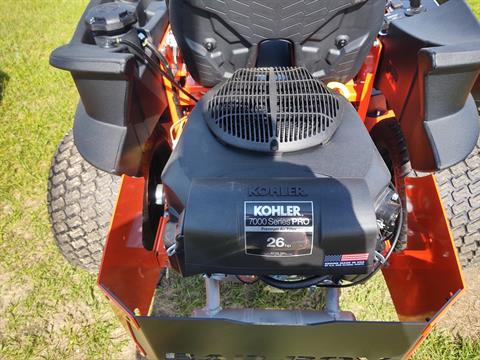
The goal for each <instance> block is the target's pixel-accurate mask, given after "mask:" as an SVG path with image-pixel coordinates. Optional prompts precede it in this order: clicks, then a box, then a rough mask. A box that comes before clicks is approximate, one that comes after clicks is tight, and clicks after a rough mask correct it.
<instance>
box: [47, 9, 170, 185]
mask: <svg viewBox="0 0 480 360" xmlns="http://www.w3.org/2000/svg"><path fill="white" fill-rule="evenodd" d="M105 3H115V1H105V0H92V1H91V2H90V3H89V5H88V7H87V10H86V11H85V13H84V15H83V16H82V18H81V19H80V21H79V24H78V27H77V30H76V31H75V34H74V36H73V38H72V40H71V42H70V43H69V44H68V45H65V46H62V47H60V48H58V49H56V50H55V51H54V52H53V53H52V55H51V57H50V63H51V64H52V65H53V66H55V67H57V68H60V69H63V70H67V71H69V72H70V73H71V74H72V77H73V80H74V81H75V85H76V86H77V89H78V92H79V94H80V99H81V102H80V104H79V106H78V111H77V113H76V116H75V124H74V129H73V134H74V138H75V144H76V146H77V148H78V150H79V152H80V154H82V156H83V157H84V158H85V159H86V160H87V161H88V162H90V163H91V164H92V165H94V166H95V167H97V168H99V169H102V170H104V171H107V172H110V173H114V174H127V175H132V176H136V175H140V174H141V173H142V170H143V169H142V162H143V158H144V157H145V156H146V155H149V154H148V152H149V149H150V146H149V142H150V141H151V140H152V136H153V133H154V129H155V127H156V126H157V123H158V122H159V119H160V117H161V115H162V114H163V112H164V111H165V109H166V107H167V101H166V97H165V93H164V88H163V83H162V81H161V80H160V79H159V78H158V77H156V76H155V75H153V74H152V73H151V72H150V71H149V70H148V69H147V68H146V67H145V65H144V64H142V63H141V62H139V61H138V60H137V59H136V58H135V56H134V55H133V54H131V53H129V52H128V51H126V49H125V47H122V46H118V47H117V46H111V45H108V46H109V47H105V46H107V45H106V44H113V43H115V39H116V37H122V36H125V37H127V38H128V39H129V40H131V41H132V39H133V40H135V37H136V35H135V34H136V28H141V29H142V30H143V31H144V32H146V33H147V34H148V35H149V36H150V40H151V41H152V42H153V43H154V44H156V45H158V44H159V43H160V40H161V38H162V36H163V34H164V32H165V30H166V27H167V25H168V11H167V7H166V4H165V2H164V1H159V0H142V1H129V2H128V3H126V2H121V1H118V3H121V4H122V6H126V7H128V8H129V9H133V10H132V11H134V12H135V18H136V19H137V20H138V21H137V23H136V24H134V25H133V28H131V27H128V28H126V29H125V31H127V33H126V34H124V35H122V34H121V33H118V31H117V32H116V33H115V34H116V35H115V36H106V35H105V34H103V35H102V36H101V39H99V37H98V36H96V34H94V33H91V32H90V31H89V30H88V28H87V25H86V24H87V23H86V19H85V16H86V15H87V14H89V16H90V15H91V14H92V13H94V12H92V9H95V7H96V6H98V5H100V4H105ZM87 20H88V19H87ZM96 43H97V44H99V45H96Z"/></svg>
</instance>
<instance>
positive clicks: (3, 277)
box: [0, 269, 33, 339]
mask: <svg viewBox="0 0 480 360" xmlns="http://www.w3.org/2000/svg"><path fill="white" fill-rule="evenodd" d="M32 289H33V284H32V283H31V282H28V281H23V282H18V281H14V277H13V274H9V273H8V272H4V271H3V270H2V269H0V313H1V314H5V313H6V312H7V310H8V308H9V307H10V305H12V304H15V303H18V302H20V301H22V300H23V299H25V298H26V297H27V295H28V294H29V293H30V292H31V291H32ZM6 322H7V320H6V316H0V339H1V338H2V335H1V334H4V333H5V327H6V325H7V323H6Z"/></svg>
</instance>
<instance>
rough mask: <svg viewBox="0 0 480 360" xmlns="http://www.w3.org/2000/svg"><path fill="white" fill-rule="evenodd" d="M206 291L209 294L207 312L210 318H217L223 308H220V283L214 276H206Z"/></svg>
mask: <svg viewBox="0 0 480 360" xmlns="http://www.w3.org/2000/svg"><path fill="white" fill-rule="evenodd" d="M205 290H206V293H207V305H206V306H205V312H206V314H207V315H208V316H215V315H216V314H218V313H219V312H220V311H221V310H222V307H221V306H220V281H219V280H218V279H215V277H213V276H212V277H207V276H206V277H205Z"/></svg>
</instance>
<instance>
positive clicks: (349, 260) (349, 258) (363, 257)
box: [323, 253, 369, 267]
mask: <svg viewBox="0 0 480 360" xmlns="http://www.w3.org/2000/svg"><path fill="white" fill-rule="evenodd" d="M368 257H369V253H358V254H343V255H325V259H324V261H323V266H324V267H346V266H365V265H366V263H367V261H368Z"/></svg>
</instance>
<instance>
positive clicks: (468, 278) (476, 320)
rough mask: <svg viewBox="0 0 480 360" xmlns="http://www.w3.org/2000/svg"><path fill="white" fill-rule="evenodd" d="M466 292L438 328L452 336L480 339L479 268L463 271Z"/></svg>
mask: <svg viewBox="0 0 480 360" xmlns="http://www.w3.org/2000/svg"><path fill="white" fill-rule="evenodd" d="M464 275H465V282H466V284H467V290H466V291H465V292H464V294H463V296H462V297H461V298H460V299H459V300H458V302H457V303H456V304H455V305H453V307H452V308H451V309H450V310H449V311H448V312H447V314H446V315H445V317H444V318H443V319H442V320H441V321H440V323H439V324H438V327H439V328H440V329H441V330H444V331H447V332H448V333H450V334H452V335H453V336H459V337H462V338H469V339H480V266H474V267H471V268H469V269H467V270H465V271H464Z"/></svg>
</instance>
